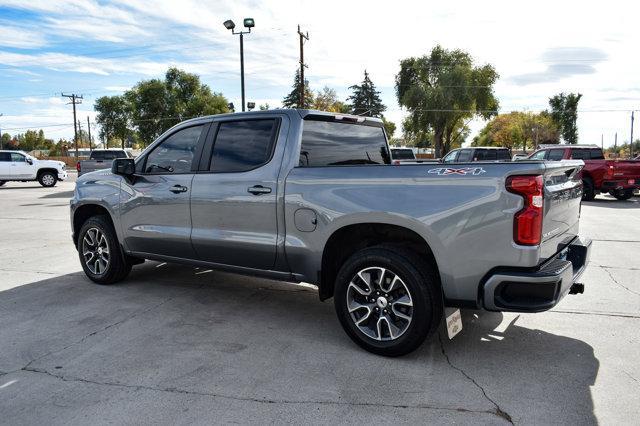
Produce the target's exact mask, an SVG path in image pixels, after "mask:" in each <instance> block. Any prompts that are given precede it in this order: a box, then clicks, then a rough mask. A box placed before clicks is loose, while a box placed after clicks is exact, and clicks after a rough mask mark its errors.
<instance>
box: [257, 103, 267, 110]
mask: <svg viewBox="0 0 640 426" xmlns="http://www.w3.org/2000/svg"><path fill="white" fill-rule="evenodd" d="M258 108H260V111H268V110H269V104H268V103H265V104H261V105H260V106H258Z"/></svg>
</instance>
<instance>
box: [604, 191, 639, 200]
mask: <svg viewBox="0 0 640 426" xmlns="http://www.w3.org/2000/svg"><path fill="white" fill-rule="evenodd" d="M610 194H611V195H613V196H614V197H616V198H617V199H618V200H620V201H624V200H628V199H629V198H631V197H633V189H617V190H615V191H611V192H610Z"/></svg>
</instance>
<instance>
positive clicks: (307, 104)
mask: <svg viewBox="0 0 640 426" xmlns="http://www.w3.org/2000/svg"><path fill="white" fill-rule="evenodd" d="M313 102H314V100H313V92H312V91H311V88H310V87H309V80H307V79H306V78H305V79H304V105H300V70H297V71H296V75H295V76H294V78H293V88H292V89H291V92H289V94H288V95H287V96H285V97H284V99H283V100H282V107H283V108H301V109H309V108H311V106H312V105H313Z"/></svg>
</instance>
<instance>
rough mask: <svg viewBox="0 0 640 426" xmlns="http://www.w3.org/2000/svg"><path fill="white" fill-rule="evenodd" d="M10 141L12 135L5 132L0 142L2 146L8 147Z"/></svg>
mask: <svg viewBox="0 0 640 426" xmlns="http://www.w3.org/2000/svg"><path fill="white" fill-rule="evenodd" d="M10 141H11V135H10V134H9V133H3V134H2V144H0V146H1V147H3V148H5V149H6V148H7V146H9V142H10Z"/></svg>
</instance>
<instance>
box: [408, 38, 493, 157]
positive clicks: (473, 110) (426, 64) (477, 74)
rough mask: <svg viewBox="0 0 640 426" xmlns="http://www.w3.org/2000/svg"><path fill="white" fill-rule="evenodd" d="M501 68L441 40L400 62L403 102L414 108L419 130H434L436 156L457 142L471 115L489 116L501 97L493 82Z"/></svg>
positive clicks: (412, 113)
mask: <svg viewBox="0 0 640 426" xmlns="http://www.w3.org/2000/svg"><path fill="white" fill-rule="evenodd" d="M497 79H498V73H497V72H496V71H495V69H494V68H493V66H491V65H488V64H487V65H483V66H474V64H473V59H472V58H471V56H470V55H469V54H468V53H466V52H464V51H462V50H458V49H456V50H447V49H444V48H442V47H441V46H436V47H434V48H433V49H432V50H431V53H430V54H429V55H425V56H422V57H419V58H408V59H404V60H402V61H401V62H400V72H399V73H398V75H397V76H396V95H397V97H398V103H399V104H400V105H401V106H403V107H405V108H407V110H408V111H409V117H410V121H411V124H410V126H411V127H412V128H413V129H415V130H416V131H417V130H419V129H422V130H421V131H423V132H427V131H428V130H429V129H431V130H432V131H433V135H434V147H435V150H436V156H437V157H440V156H441V155H442V154H443V149H445V148H446V146H445V143H446V144H449V145H451V144H452V143H453V142H454V140H455V139H456V134H457V133H456V132H459V131H460V130H461V129H462V128H463V127H464V126H463V125H461V123H464V121H465V120H469V119H471V118H473V117H481V118H483V119H489V118H491V117H492V116H493V115H495V114H496V112H495V111H496V110H497V109H498V100H497V99H496V97H495V95H494V93H493V85H494V84H495V82H496V80H497Z"/></svg>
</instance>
